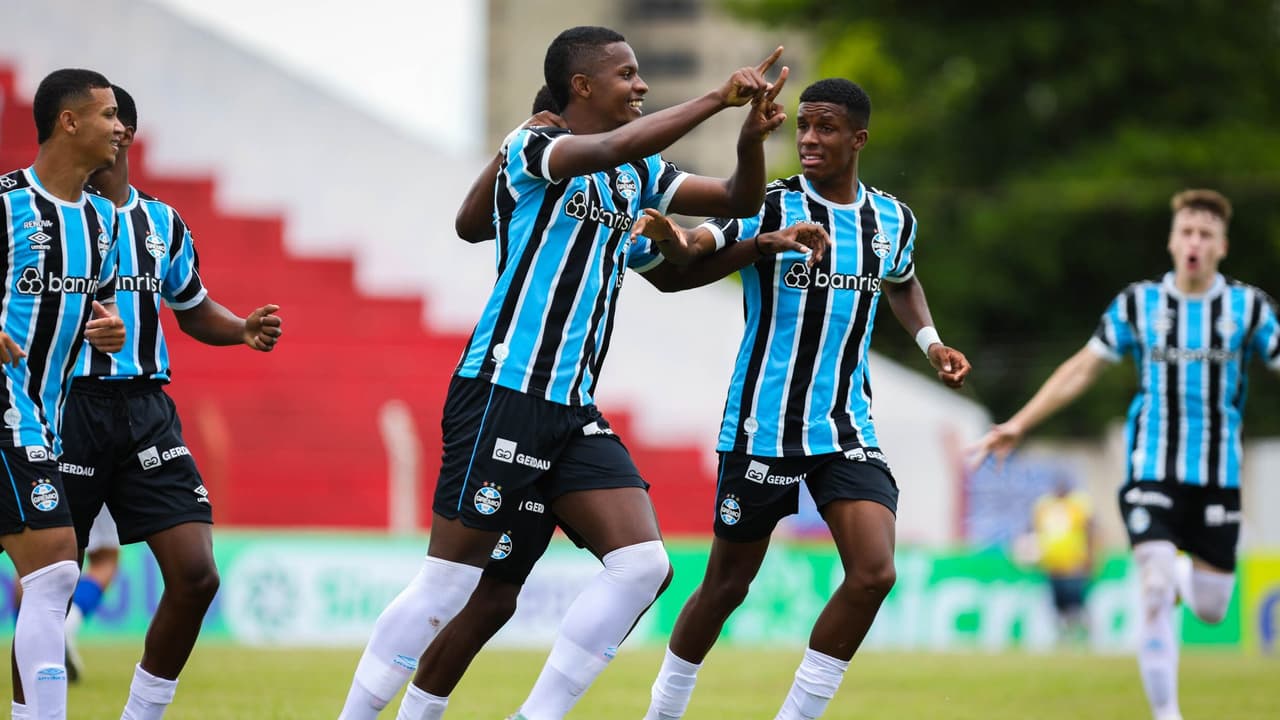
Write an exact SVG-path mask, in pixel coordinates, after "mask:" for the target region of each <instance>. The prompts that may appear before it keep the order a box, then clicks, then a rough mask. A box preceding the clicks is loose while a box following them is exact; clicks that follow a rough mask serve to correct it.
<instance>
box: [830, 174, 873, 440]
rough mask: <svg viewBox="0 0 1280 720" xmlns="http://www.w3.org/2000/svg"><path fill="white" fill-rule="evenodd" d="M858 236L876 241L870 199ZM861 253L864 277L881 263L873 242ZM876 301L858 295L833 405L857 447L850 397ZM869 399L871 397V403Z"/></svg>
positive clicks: (863, 210)
mask: <svg viewBox="0 0 1280 720" xmlns="http://www.w3.org/2000/svg"><path fill="white" fill-rule="evenodd" d="M858 222H859V228H858V233H859V235H860V237H862V238H873V237H875V234H876V233H877V232H878V231H879V225H878V224H877V218H876V213H875V209H874V208H873V207H872V202H871V200H870V199H866V200H864V201H863V203H862V207H861V208H860V209H859V210H858ZM859 247H860V248H861V252H862V262H861V266H860V267H859V272H861V273H863V274H865V273H867V272H868V269H869V268H871V267H873V266H874V264H875V263H877V262H879V258H877V257H876V254H875V250H874V249H872V247H871V243H870V242H862V243H859ZM875 301H876V295H875V294H874V293H859V297H858V306H857V308H856V309H855V310H854V317H853V327H854V328H855V329H856V331H855V332H854V333H853V334H852V335H851V336H850V337H849V341H848V349H847V350H845V353H844V355H843V357H842V358H841V359H840V380H839V384H838V385H837V386H836V396H835V402H834V403H833V404H832V409H833V411H834V412H833V417H832V419H833V420H834V421H835V424H836V428H837V429H838V431H839V436H840V437H841V438H846V437H857V438H858V443H859V444H861V443H862V440H863V438H862V435H861V434H860V433H859V432H858V427H857V425H855V424H854V422H853V419H852V418H851V417H849V396H850V393H851V392H853V387H852V384H853V373H854V371H855V370H856V369H857V367H858V361H859V359H860V356H861V353H859V352H857V350H856V348H860V347H862V343H863V341H864V340H865V339H866V335H867V332H869V330H870V328H868V326H867V320H868V318H869V317H870V316H871V307H872V304H873V303H874V302H875ZM868 390H869V385H868V387H864V388H858V391H860V392H867V391H868ZM869 398H870V395H868V399H869Z"/></svg>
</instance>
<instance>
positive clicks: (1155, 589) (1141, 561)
mask: <svg viewBox="0 0 1280 720" xmlns="http://www.w3.org/2000/svg"><path fill="white" fill-rule="evenodd" d="M1133 555H1134V559H1135V560H1137V563H1138V586H1139V589H1140V592H1141V595H1142V606H1143V608H1144V609H1146V611H1147V613H1148V614H1152V613H1157V612H1159V611H1161V610H1162V609H1164V608H1166V607H1172V606H1173V601H1174V597H1175V595H1176V594H1177V587H1178V577H1177V568H1176V566H1175V563H1176V562H1177V549H1176V548H1174V546H1173V544H1172V543H1168V542H1163V541H1160V542H1150V543H1143V544H1141V545H1139V546H1138V547H1135V548H1134V551H1133Z"/></svg>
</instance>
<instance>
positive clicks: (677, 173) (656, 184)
mask: <svg viewBox="0 0 1280 720" xmlns="http://www.w3.org/2000/svg"><path fill="white" fill-rule="evenodd" d="M645 170H646V172H645V180H646V181H645V185H644V187H643V188H642V189H641V192H642V193H643V194H642V195H641V196H640V207H642V208H653V209H655V210H657V211H658V212H660V213H662V214H663V215H666V214H667V208H668V207H669V206H670V205H671V199H672V198H674V197H675V196H676V191H677V190H679V189H680V185H681V183H683V182H684V181H685V178H687V177H689V173H686V172H685V171H683V170H681V169H680V168H678V167H676V165H675V163H672V162H668V161H666V160H663V159H662V156H661V155H650V156H649V157H647V158H645Z"/></svg>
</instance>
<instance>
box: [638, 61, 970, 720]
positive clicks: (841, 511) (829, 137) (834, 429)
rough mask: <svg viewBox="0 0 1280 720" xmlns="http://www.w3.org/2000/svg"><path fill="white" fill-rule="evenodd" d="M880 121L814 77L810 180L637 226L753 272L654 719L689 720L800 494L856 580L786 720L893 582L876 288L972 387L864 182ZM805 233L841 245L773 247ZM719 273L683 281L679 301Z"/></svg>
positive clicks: (847, 587) (885, 208) (851, 92)
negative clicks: (745, 201) (722, 208)
mask: <svg viewBox="0 0 1280 720" xmlns="http://www.w3.org/2000/svg"><path fill="white" fill-rule="evenodd" d="M870 117H871V101H870V99H869V98H868V97H867V95H866V93H865V92H864V91H863V90H862V88H860V87H859V86H858V85H856V84H854V83H852V82H850V81H848V80H844V79H838V78H832V79H825V80H819V81H818V82H815V83H813V84H812V85H810V86H809V87H807V88H805V90H804V91H803V92H802V93H801V94H800V105H799V108H798V109H797V113H796V149H797V151H798V153H799V157H800V164H801V167H802V168H803V172H802V173H801V174H800V175H796V176H792V177H789V178H785V179H781V180H776V181H774V182H773V183H771V184H770V185H769V187H768V188H767V190H766V195H765V202H764V206H763V207H762V208H761V209H760V212H759V213H758V214H757V215H756V216H754V217H750V218H745V219H741V220H735V219H731V218H730V219H714V220H711V221H708V222H707V223H704V224H702V225H700V226H698V227H697V228H695V229H693V230H691V231H689V230H685V229H683V228H680V227H679V226H677V225H676V224H675V223H673V222H671V221H670V220H669V219H668V218H666V217H663V216H661V215H659V214H657V213H653V212H649V213H648V214H647V216H646V218H644V219H642V221H641V222H639V223H637V231H639V232H643V233H645V234H647V235H649V236H650V237H652V238H654V239H655V240H657V241H658V247H659V249H660V250H661V251H662V252H663V253H664V254H665V255H668V256H669V257H670V258H671V259H672V260H676V261H678V259H679V258H681V257H682V256H685V255H687V254H688V253H690V252H694V253H698V252H705V250H706V249H707V248H709V247H721V248H724V249H722V250H719V251H718V252H717V255H719V256H722V257H723V259H724V262H725V263H726V264H725V265H722V266H721V268H720V272H721V274H723V273H724V272H728V271H730V270H732V269H737V268H741V271H740V273H741V278H742V286H743V294H744V300H745V306H746V329H745V332H744V334H743V338H742V344H741V346H740V348H739V351H738V359H737V363H736V365H735V367H734V371H733V378H732V381H731V383H730V387H729V397H728V401H727V402H726V403H725V415H724V421H723V423H722V424H721V428H720V440H719V443H718V446H717V450H718V451H719V453H720V463H719V481H718V484H717V488H716V508H715V538H714V539H713V541H712V545H711V553H710V557H709V558H708V560H707V569H706V573H705V575H704V578H703V581H702V583H701V584H700V585H699V586H698V588H697V589H696V590H694V592H693V594H692V595H691V596H690V597H689V599H688V601H687V602H686V603H685V606H684V608H683V609H682V610H681V612H680V615H679V617H678V618H677V620H676V624H675V627H674V629H673V632H672V637H671V640H670V643H669V645H668V648H667V653H666V657H665V659H664V661H663V663H662V667H661V670H660V671H659V674H658V677H657V680H656V681H655V682H654V685H653V692H652V700H651V704H650V706H649V710H648V712H647V713H646V715H645V717H646V718H647V719H649V720H658V719H663V720H670V719H672V718H679V717H682V716H683V715H684V712H685V709H686V708H687V707H688V704H689V700H690V697H691V696H692V693H693V688H694V683H695V681H696V678H697V672H698V669H699V668H700V667H701V665H702V662H703V659H704V658H705V657H706V656H707V654H708V652H709V651H710V650H711V647H712V645H713V644H714V643H715V641H716V639H717V638H718V637H719V635H720V631H721V628H722V627H723V625H724V622H725V620H726V619H728V617H729V615H730V614H731V613H732V612H733V611H734V610H735V609H736V608H737V607H738V606H739V605H740V604H741V603H742V601H743V600H744V599H745V598H746V595H747V590H748V588H749V587H750V585H751V581H752V580H753V579H754V578H755V576H756V573H757V572H758V571H759V569H760V565H761V563H762V562H763V560H764V557H765V553H766V552H767V550H768V548H769V540H770V535H771V533H772V532H773V529H774V527H775V526H776V525H777V523H778V521H779V520H780V519H782V518H783V517H785V516H787V515H790V514H793V513H795V512H796V510H797V502H798V497H799V490H800V488H799V485H800V483H801V482H804V483H806V484H807V485H808V488H809V491H810V493H812V495H813V497H814V500H815V501H816V502H817V505H818V508H819V510H820V512H821V513H822V517H823V519H824V520H825V521H826V523H827V525H828V526H829V527H830V528H831V534H832V537H833V538H834V540H835V544H836V549H837V551H838V552H839V554H840V559H841V563H842V565H843V567H844V572H845V577H844V580H843V581H842V582H841V584H840V586H839V587H838V588H837V589H836V591H835V593H834V595H833V596H832V597H831V599H830V600H829V601H828V602H827V605H826V607H825V608H824V609H823V611H822V613H821V614H820V615H819V617H818V620H817V623H816V624H815V625H814V628H813V631H812V633H811V635H810V637H809V647H808V649H807V650H806V651H805V653H804V658H803V660H802V661H801V663H800V667H799V669H798V670H797V671H796V674H795V682H794V684H793V685H792V686H791V690H790V692H789V693H788V694H787V697H786V699H785V700H784V701H783V703H782V709H781V710H780V711H779V712H778V714H777V718H778V719H779V720H800V719H801V718H806V719H808V718H816V717H818V716H820V715H821V714H822V712H823V710H824V709H825V708H826V706H827V703H828V702H829V701H830V700H831V698H832V697H833V696H834V695H835V692H836V689H837V688H838V687H839V685H840V682H841V679H842V678H843V676H844V672H845V670H846V668H847V667H848V665H849V661H850V659H851V658H852V657H853V654H854V653H855V652H856V651H857V649H858V645H859V644H860V643H861V642H862V639H863V637H864V636H865V635H866V633H867V630H868V629H869V628H870V627H871V623H872V621H873V620H874V618H875V615H876V612H877V611H878V610H879V607H880V603H881V601H882V600H883V599H884V597H885V595H886V594H888V592H889V589H890V588H891V587H892V586H893V582H894V578H895V574H894V567H893V547H894V524H895V520H894V516H895V513H896V511H897V498H898V487H897V484H896V482H895V480H894V477H893V474H892V472H891V471H890V469H889V464H888V461H887V459H886V458H885V455H884V453H883V452H882V451H881V450H880V448H879V444H878V442H877V440H876V432H875V426H874V424H873V423H872V419H871V382H870V376H869V373H868V370H867V351H868V348H869V347H870V343H871V329H872V325H873V323H874V321H875V314H876V307H877V303H878V300H879V296H880V293H881V292H882V291H883V292H884V293H885V295H887V297H888V299H889V304H890V307H891V308H892V310H893V311H894V314H895V315H896V316H897V318H898V320H899V322H900V323H901V324H902V325H903V327H904V328H905V329H906V330H907V332H909V333H911V334H912V335H914V336H915V338H916V341H917V343H918V344H919V345H920V348H921V350H922V351H923V352H924V353H925V354H926V356H927V357H928V358H929V362H930V363H931V364H932V365H933V367H934V368H935V369H936V370H937V373H938V377H939V378H940V379H941V380H942V381H943V382H945V383H946V384H947V385H949V386H951V387H960V386H961V385H962V384H963V382H964V379H965V377H966V375H967V374H968V372H969V363H968V361H967V360H966V359H965V357H964V355H963V354H961V353H960V352H958V351H956V350H954V349H952V348H950V347H947V346H946V345H943V344H942V341H941V340H940V339H939V336H938V333H937V331H936V330H935V329H934V328H933V325H932V320H931V317H930V312H929V306H928V303H927V302H926V301H925V295H924V290H923V288H922V286H921V284H920V281H919V280H918V279H917V278H916V276H915V261H914V259H913V253H914V249H915V241H916V234H917V226H916V220H915V217H914V215H912V213H911V210H910V209H909V208H908V207H907V206H906V205H905V204H903V203H902V202H901V201H899V200H897V199H895V198H894V197H893V196H891V195H888V194H885V193H883V192H880V191H879V190H876V189H874V188H871V187H868V186H866V185H864V184H863V183H862V182H861V181H860V180H859V179H858V156H859V154H860V153H861V151H862V150H863V148H864V147H865V146H866V144H867V139H868V122H869V120H870ZM815 226H816V227H818V228H820V230H815V229H814V228H815ZM801 231H803V232H822V233H824V234H826V235H828V236H829V238H830V247H829V248H828V249H827V252H826V254H825V256H824V257H823V258H821V260H820V262H818V263H817V264H816V265H813V266H811V264H810V263H809V262H808V261H809V260H810V258H806V257H805V256H804V255H803V254H801V253H797V252H783V253H781V254H776V255H775V254H770V253H764V252H762V249H761V247H760V245H759V244H760V242H761V241H762V240H766V239H771V236H773V235H776V234H778V233H781V232H787V233H796V232H801ZM726 246H727V247H726ZM713 257H714V256H713ZM707 279H708V278H707V277H688V276H686V277H684V278H682V277H681V276H680V275H676V276H674V284H672V285H670V286H669V287H668V288H667V289H681V288H682V287H687V286H688V285H689V284H690V283H697V284H700V283H702V282H704V281H706V280H707Z"/></svg>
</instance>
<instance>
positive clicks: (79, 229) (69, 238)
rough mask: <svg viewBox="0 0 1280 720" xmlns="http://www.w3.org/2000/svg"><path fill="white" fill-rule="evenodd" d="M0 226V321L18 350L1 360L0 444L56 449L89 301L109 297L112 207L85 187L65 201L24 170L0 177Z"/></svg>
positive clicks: (112, 261)
mask: <svg viewBox="0 0 1280 720" xmlns="http://www.w3.org/2000/svg"><path fill="white" fill-rule="evenodd" d="M0 227H3V228H4V232H5V240H6V246H7V252H6V253H5V255H4V258H3V260H0V276H2V277H3V278H4V288H3V291H2V292H3V295H0V302H2V303H3V309H0V326H2V327H3V328H4V332H5V333H6V334H8V335H9V337H11V338H13V340H14V342H16V343H17V344H18V346H19V347H21V348H22V349H23V350H24V351H25V352H26V353H27V358H26V359H25V360H23V361H22V362H21V363H20V364H19V365H18V367H16V368H15V367H12V366H11V365H8V364H6V365H4V385H5V387H4V394H3V397H0V403H2V404H3V407H0V419H3V422H4V428H3V430H2V431H0V445H3V446H5V447H23V446H33V447H43V448H46V449H48V450H52V451H53V453H54V454H55V455H56V454H57V453H59V452H61V441H60V440H59V438H58V433H57V431H58V427H59V425H60V421H61V416H62V404H63V400H64V399H65V396H66V389H67V386H68V385H69V384H70V382H71V377H72V371H73V370H74V368H75V363H76V360H77V358H78V356H79V355H80V348H81V346H83V345H84V332H85V323H87V322H88V321H89V320H90V318H92V317H93V307H92V304H93V300H95V299H96V300H99V301H110V300H111V299H112V298H113V297H114V295H115V268H116V242H115V233H116V213H115V208H114V207H113V206H112V205H111V202H110V201H108V200H107V199H105V198H101V197H97V196H95V195H91V194H89V193H84V194H82V195H81V197H80V200H79V201H77V202H74V203H69V202H66V201H64V200H59V199H58V198H56V197H54V196H53V195H51V194H50V193H48V192H47V191H46V190H45V189H44V188H43V187H42V186H41V185H40V181H39V179H38V178H37V177H36V174H35V170H34V169H32V168H27V169H26V170H17V171H14V172H11V173H9V174H7V175H4V176H0Z"/></svg>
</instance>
